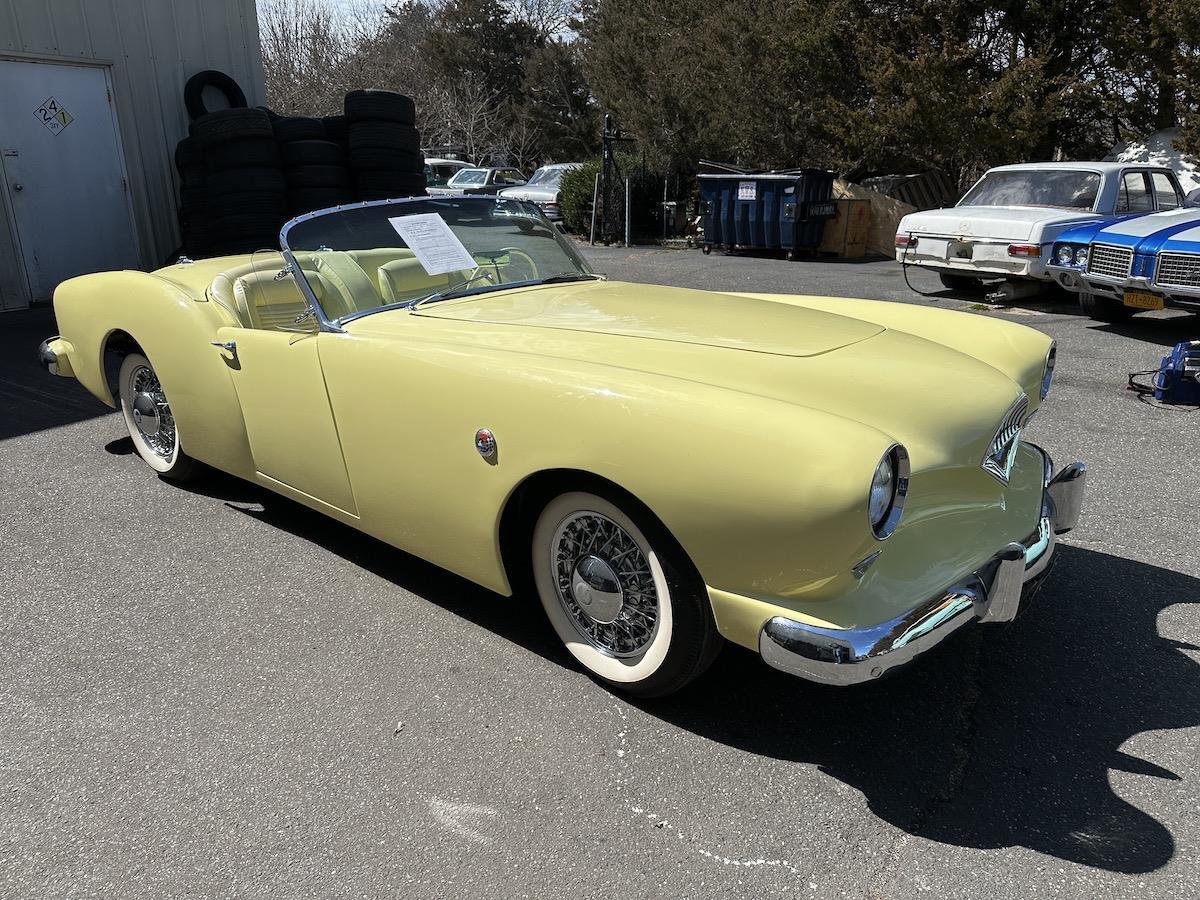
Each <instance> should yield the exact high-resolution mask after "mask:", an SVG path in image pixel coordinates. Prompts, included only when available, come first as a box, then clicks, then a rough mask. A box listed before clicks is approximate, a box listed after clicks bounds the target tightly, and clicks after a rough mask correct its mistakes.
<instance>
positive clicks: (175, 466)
mask: <svg viewBox="0 0 1200 900" xmlns="http://www.w3.org/2000/svg"><path fill="white" fill-rule="evenodd" d="M117 377H118V384H119V391H118V392H119V394H120V400H121V412H122V413H124V416H125V426H126V427H127V428H128V429H129V436H130V437H131V438H132V439H133V446H134V449H136V450H137V452H138V455H139V456H140V457H141V458H142V459H143V460H144V461H145V462H146V464H147V465H148V466H150V468H152V469H154V471H156V472H158V473H159V474H160V475H162V476H164V477H166V478H174V479H177V480H182V479H184V478H188V477H190V476H191V475H192V474H193V470H194V463H193V460H192V459H191V457H189V456H188V455H187V454H186V453H184V452H183V448H182V447H181V446H180V443H179V429H178V427H177V425H176V424H175V414H174V412H173V411H172V410H171V404H170V402H169V401H168V400H167V392H166V391H165V390H164V389H163V385H162V381H161V380H159V377H158V373H157V372H155V371H154V366H152V365H151V364H150V360H148V359H147V358H146V357H145V356H143V355H142V354H140V353H130V354H128V355H127V356H126V357H125V359H124V360H122V362H121V372H120V374H119V375H118V376H117Z"/></svg>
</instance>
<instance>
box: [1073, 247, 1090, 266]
mask: <svg viewBox="0 0 1200 900" xmlns="http://www.w3.org/2000/svg"><path fill="white" fill-rule="evenodd" d="M1087 261H1088V248H1087V247H1080V248H1079V249H1078V250H1076V251H1075V265H1077V266H1079V267H1080V268H1083V267H1084V266H1086V265H1087Z"/></svg>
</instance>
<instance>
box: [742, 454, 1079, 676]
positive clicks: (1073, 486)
mask: <svg viewBox="0 0 1200 900" xmlns="http://www.w3.org/2000/svg"><path fill="white" fill-rule="evenodd" d="M1030 446H1033V445H1030ZM1035 449H1037V450H1038V451H1039V452H1041V453H1042V456H1043V458H1044V461H1045V477H1044V479H1043V493H1042V515H1041V518H1040V520H1039V522H1038V528H1037V530H1036V531H1035V532H1034V533H1033V534H1031V535H1030V536H1029V537H1028V538H1026V540H1025V541H1024V542H1023V543H1016V542H1014V543H1011V544H1009V545H1008V546H1006V547H1004V548H1002V549H1001V550H1000V551H999V552H997V553H996V555H995V556H993V557H992V558H991V559H990V560H989V561H988V562H987V563H986V564H985V565H983V566H981V567H980V568H979V569H978V570H977V571H974V572H972V573H970V574H969V575H967V576H965V577H964V578H961V579H959V580H958V581H956V582H955V583H954V584H952V585H951V586H950V587H948V588H947V589H946V590H945V591H944V592H942V593H940V594H938V595H937V596H936V597H932V598H931V599H929V600H928V601H926V602H925V603H922V604H921V605H919V606H917V607H915V608H913V609H910V610H909V611H908V612H906V613H904V614H903V615H900V616H897V617H895V618H893V619H891V620H889V621H887V622H882V623H880V624H878V625H874V626H871V627H867V628H850V629H837V628H822V627H819V626H816V625H807V624H805V623H803V622H797V621H794V620H793V619H788V618H785V617H784V616H776V617H775V618H773V619H771V620H770V621H769V622H767V624H766V625H765V626H763V630H762V632H761V633H760V634H759V638H758V650H759V653H760V654H761V655H762V658H763V660H764V661H765V662H766V663H767V664H768V665H770V666H773V667H774V668H776V669H780V670H782V671H784V672H790V673H791V674H793V675H799V676H800V677H801V678H807V679H808V680H810V681H817V682H821V683H823V684H837V685H846V684H858V683H860V682H863V681H871V680H872V679H874V678H878V677H879V676H880V675H882V674H883V673H884V672H886V671H888V670H889V669H895V668H896V667H898V666H902V665H904V664H905V663H907V662H911V661H912V660H913V659H914V658H916V657H918V656H920V655H921V654H922V653H924V652H925V651H927V650H929V649H930V648H932V647H933V646H935V645H936V644H939V643H941V642H942V641H943V640H945V639H946V638H947V637H949V636H950V635H951V634H953V633H954V632H955V631H957V630H958V629H959V628H961V627H962V626H964V625H968V624H971V623H973V622H1009V621H1012V619H1014V618H1015V617H1016V615H1017V613H1018V612H1019V610H1020V608H1021V601H1022V598H1023V597H1024V598H1025V599H1028V598H1029V597H1031V596H1032V595H1033V593H1034V592H1035V591H1036V590H1037V586H1038V584H1039V583H1040V581H1041V577H1042V576H1043V575H1044V574H1045V573H1046V572H1047V571H1048V569H1049V568H1050V563H1051V559H1052V557H1053V555H1054V546H1055V542H1056V540H1057V537H1058V535H1060V534H1065V533H1066V532H1068V531H1070V530H1071V529H1072V528H1074V527H1075V525H1076V523H1077V522H1078V521H1079V511H1080V507H1081V506H1082V504H1083V491H1084V485H1085V484H1086V482H1087V469H1086V467H1085V466H1084V464H1083V463H1081V462H1076V463H1071V464H1070V465H1069V466H1066V467H1065V468H1064V469H1062V471H1060V472H1059V473H1058V474H1057V475H1055V474H1053V468H1054V466H1053V463H1052V462H1051V460H1050V456H1049V454H1047V453H1046V452H1045V451H1044V450H1042V449H1041V448H1040V447H1037V448H1035Z"/></svg>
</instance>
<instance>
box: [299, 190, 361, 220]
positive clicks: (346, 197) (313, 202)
mask: <svg viewBox="0 0 1200 900" xmlns="http://www.w3.org/2000/svg"><path fill="white" fill-rule="evenodd" d="M353 200H354V196H353V194H352V193H351V192H350V190H349V189H348V188H303V189H301V190H297V191H292V192H291V193H289V194H288V207H289V209H290V211H291V214H292V215H294V216H301V215H304V213H309V212H312V211H313V210H317V209H329V208H330V207H332V206H341V205H342V204H343V203H350V202H351V201H353Z"/></svg>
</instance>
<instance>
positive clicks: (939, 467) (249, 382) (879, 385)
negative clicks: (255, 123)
mask: <svg viewBox="0 0 1200 900" xmlns="http://www.w3.org/2000/svg"><path fill="white" fill-rule="evenodd" d="M54 310H55V315H56V317H57V321H58V323H59V327H60V328H61V329H62V335H61V336H57V337H54V338H51V339H49V340H47V341H46V342H44V343H43V345H42V346H41V348H40V350H39V353H40V358H41V360H42V362H43V364H44V365H45V366H46V367H47V369H49V371H50V372H52V373H54V374H57V375H62V376H72V375H73V376H74V377H75V378H77V379H78V380H79V381H80V383H81V384H82V385H83V386H84V387H86V388H87V389H88V390H89V391H91V392H92V393H93V394H94V395H95V396H96V397H97V398H99V399H100V400H101V401H103V402H104V403H107V404H109V405H113V406H116V407H117V408H118V409H120V410H121V412H122V414H123V418H124V422H125V425H126V427H127V429H128V431H129V434H130V437H131V439H132V442H133V446H134V448H135V449H136V450H137V453H138V454H139V455H140V457H141V459H142V460H144V461H145V462H146V463H147V464H148V465H149V466H150V468H151V469H153V470H154V471H155V472H156V473H158V474H159V475H161V476H163V477H164V478H168V479H177V480H182V479H185V478H189V477H194V476H197V475H200V474H202V470H201V469H200V468H199V467H198V466H197V462H198V461H199V462H204V463H207V464H208V465H209V466H212V467H215V468H217V469H220V470H222V471H224V472H228V473H230V474H232V475H235V476H238V477H241V478H245V479H248V480H250V481H253V482H255V483H257V484H259V485H261V486H262V487H264V488H265V489H268V490H271V491H275V492H278V493H279V494H282V495H283V496H286V497H289V498H291V499H292V500H294V501H296V502H297V503H301V504H304V505H306V506H309V507H311V508H313V509H315V510H318V511H320V512H322V513H324V514H326V515H329V516H331V517H333V518H334V519H336V520H338V521H339V522H342V523H344V524H345V525H346V526H348V527H350V528H354V529H358V530H360V531H362V532H364V533H366V534H368V535H371V536H373V537H375V538H377V539H379V540H383V541H386V542H388V543H390V544H393V545H395V546H396V547H400V548H402V549H404V550H405V551H407V552H409V553H411V554H413V555H415V556H419V557H423V558H424V559H427V560H429V561H430V562H432V563H434V564H436V565H440V566H444V567H445V568H447V569H450V570H452V571H454V572H456V573H458V574H459V575H461V576H462V577H464V578H467V579H470V580H471V581H474V582H477V583H478V584H481V585H483V586H485V587H487V588H489V589H491V590H493V591H496V592H497V593H498V594H503V595H506V596H507V595H510V594H512V593H513V592H514V591H529V592H530V593H531V594H534V595H536V596H537V597H539V598H540V600H541V604H542V607H543V609H544V611H545V614H546V616H547V618H548V619H549V622H550V624H551V625H552V626H553V629H554V631H555V632H556V633H557V635H558V637H559V638H560V639H561V641H562V642H563V645H564V648H565V651H566V653H569V654H570V656H571V657H573V658H574V659H575V660H576V661H577V663H578V664H579V665H580V666H582V667H583V668H584V669H585V670H586V671H587V672H588V673H590V674H591V675H592V676H593V677H595V678H597V679H599V680H600V681H602V682H604V683H605V684H608V685H610V686H612V687H614V688H617V689H621V690H624V691H627V692H630V693H633V694H638V695H642V696H656V695H662V694H666V693H669V692H671V691H674V690H676V689H678V688H680V687H682V686H683V685H684V684H686V683H687V682H688V681H690V680H691V679H692V678H694V677H696V676H697V675H698V674H699V673H700V672H702V671H703V670H704V669H705V667H707V666H708V665H709V663H711V662H712V660H713V659H714V657H715V656H716V654H717V652H718V651H719V649H720V647H721V645H722V643H724V642H725V641H730V642H733V643H736V644H740V645H742V646H744V647H747V648H751V649H753V650H755V651H757V652H758V653H759V654H760V655H761V656H762V658H763V659H764V660H765V661H766V662H767V663H768V664H770V665H772V666H775V667H777V668H779V669H782V670H784V671H787V672H791V673H793V674H795V675H798V676H801V677H803V678H808V679H811V680H814V681H818V682H823V683H827V684H835V685H847V684H853V683H856V682H863V681H870V680H872V679H874V678H876V677H878V676H879V675H881V674H883V673H884V672H885V671H887V670H890V669H894V668H897V667H899V666H902V665H904V664H906V663H908V662H910V661H911V660H913V659H914V658H915V657H917V656H919V655H921V654H922V653H924V652H925V651H926V650H928V649H930V648H931V647H933V646H934V645H936V644H938V643H939V642H941V641H942V640H943V639H945V638H947V637H948V636H950V635H952V634H953V633H955V632H957V631H958V630H959V629H961V628H964V627H966V626H969V625H971V624H973V623H975V622H985V623H992V622H1007V621H1009V620H1011V619H1012V618H1014V617H1015V616H1016V615H1017V613H1018V611H1019V610H1020V608H1021V607H1022V604H1023V600H1028V599H1029V597H1030V595H1031V593H1032V591H1033V589H1034V588H1035V587H1036V585H1037V584H1038V583H1039V581H1040V579H1041V577H1042V576H1043V574H1044V573H1045V572H1046V570H1047V567H1048V566H1049V564H1050V560H1051V556H1052V554H1053V553H1054V549H1055V542H1056V540H1057V535H1059V534H1062V533H1063V532H1066V531H1069V530H1070V529H1071V528H1072V527H1073V526H1074V525H1075V523H1076V520H1077V518H1078V516H1079V510H1080V504H1081V502H1082V497H1083V490H1084V482H1085V470H1084V468H1083V466H1082V464H1080V463H1072V464H1070V465H1068V466H1066V467H1065V468H1063V469H1062V470H1061V471H1059V472H1057V473H1056V472H1055V469H1054V466H1053V464H1052V463H1051V461H1050V457H1049V456H1048V455H1047V454H1046V452H1045V451H1043V450H1042V449H1040V448H1039V447H1037V446H1035V445H1033V444H1030V443H1027V442H1025V441H1023V440H1022V433H1023V429H1024V427H1025V425H1026V423H1027V422H1028V421H1029V419H1030V417H1031V416H1033V414H1034V413H1035V412H1036V411H1037V409H1038V407H1039V406H1040V405H1041V403H1042V402H1043V400H1044V399H1045V398H1046V396H1047V394H1048V393H1049V391H1050V386H1051V381H1052V379H1053V375H1054V367H1055V348H1054V343H1053V341H1051V340H1050V339H1049V338H1047V337H1046V336H1045V335H1044V334H1041V333H1040V332H1038V331H1035V330H1033V329H1031V328H1026V327H1024V326H1022V325H1018V324H1015V323H1012V322H1003V321H994V320H991V319H988V318H984V317H981V316H976V315H971V314H968V313H961V312H952V311H947V310H939V309H929V308H925V307H919V306H910V305H905V304H899V303H884V302H876V301H870V300H850V299H841V298H828V297H804V296H796V295H786V294H785V295H761V294H760V295H752V294H743V295H734V294H725V293H716V292H712V291H700V290H684V289H679V288H670V287H660V286H655V285H647V284H623V283H620V282H612V281H608V280H607V279H605V278H604V277H603V276H600V275H597V274H595V273H593V272H592V271H591V269H590V268H589V266H588V264H587V262H586V261H585V260H584V259H583V258H581V257H580V256H579V254H578V252H577V251H576V250H575V248H574V247H573V246H572V244H571V243H570V242H568V241H567V240H566V239H565V238H564V237H563V236H562V235H561V234H560V233H559V232H558V230H557V229H556V228H553V227H550V226H549V225H548V223H547V222H546V220H545V218H544V217H543V216H542V215H541V214H540V213H537V212H535V211H534V210H531V209H529V206H528V204H526V203H522V202H518V201H513V200H508V199H506V198H502V197H499V198H496V197H440V198H439V197H429V198H419V199H411V200H400V201H381V202H373V203H363V204H358V205H353V206H343V207H339V208H338V209H334V210H327V211H323V212H319V213H314V214H310V215H307V216H302V217H300V218H297V219H295V220H293V221H292V222H290V223H288V224H287V225H286V226H285V227H284V229H283V232H282V250H281V252H280V253H266V252H260V253H257V254H254V255H253V256H235V257H227V258H218V259H209V260H204V261H202V262H194V263H193V262H190V261H189V262H181V263H179V264H177V265H173V266H169V267H167V268H164V269H160V270H158V271H156V272H152V273H146V272H106V273H100V274H95V275H86V276H83V277H81V278H75V279H72V280H70V281H66V282H64V283H63V284H61V285H60V286H59V287H58V290H57V291H56V292H55V297H54ZM107 358H111V359H112V361H113V363H114V365H113V369H115V370H116V371H117V373H118V374H117V378H116V381H115V383H111V382H110V381H109V375H108V374H107V373H108V371H109V370H108V369H107V367H106V365H105V360H106V359H107ZM75 433H77V432H66V431H64V432H63V434H64V435H69V434H75ZM156 496H157V495H156ZM123 499H128V498H123ZM302 564H303V563H302V561H298V565H302ZM163 577H170V565H169V561H164V562H163ZM329 601H330V603H331V604H336V602H337V600H336V597H333V596H331V597H330V598H329ZM484 602H487V601H486V600H485V601H484ZM491 602H496V603H499V602H501V601H500V599H499V597H496V598H494V599H493V600H492V601H491ZM281 609H283V610H284V612H283V613H282V614H284V615H286V614H288V613H287V609H288V608H287V606H286V604H284V605H283V606H282V607H281ZM431 627H432V626H431ZM416 639H419V637H418V638H416ZM1016 643H1019V636H1017V640H1016V641H1015V642H1014V641H1010V642H1008V643H1007V645H1006V652H1008V651H1012V650H1014V649H1015V646H1016ZM464 652H467V648H465V649H464ZM514 657H515V658H514V662H515V664H516V665H517V666H519V665H520V662H519V659H518V658H516V657H519V650H514ZM1043 662H1044V664H1045V665H1049V666H1052V665H1053V664H1054V661H1053V660H1045V661H1043ZM1030 664H1031V665H1032V664H1033V663H1032V662H1031V663H1030ZM743 688H744V689H746V690H752V689H753V688H752V686H750V685H743Z"/></svg>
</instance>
